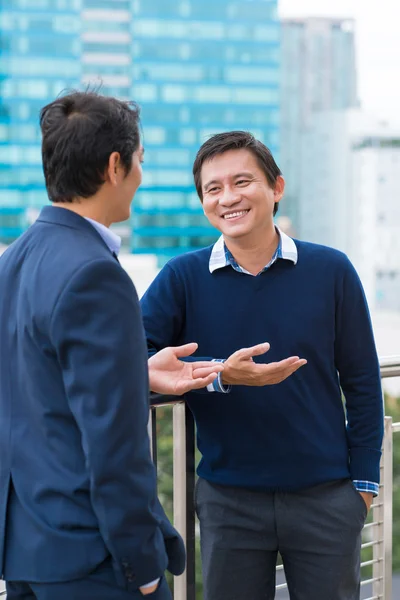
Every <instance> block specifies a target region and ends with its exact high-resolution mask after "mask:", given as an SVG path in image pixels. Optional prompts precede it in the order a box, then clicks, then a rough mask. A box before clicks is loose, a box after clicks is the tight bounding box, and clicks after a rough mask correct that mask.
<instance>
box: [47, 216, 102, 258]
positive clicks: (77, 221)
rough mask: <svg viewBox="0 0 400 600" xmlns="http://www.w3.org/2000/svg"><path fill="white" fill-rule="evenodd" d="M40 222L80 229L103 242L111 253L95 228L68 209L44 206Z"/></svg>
mask: <svg viewBox="0 0 400 600" xmlns="http://www.w3.org/2000/svg"><path fill="white" fill-rule="evenodd" d="M37 221H38V222H42V223H52V224H53V225H61V226H63V227H71V228H72V229H79V230H80V231H84V232H85V233H87V234H89V235H91V236H92V237H94V239H97V240H101V243H102V244H103V245H104V246H105V247H106V248H107V250H108V251H110V249H109V247H108V246H107V244H106V242H105V241H104V239H103V238H102V236H101V235H100V233H99V232H98V231H97V229H95V228H94V227H93V225H92V224H91V223H89V221H87V220H86V219H85V218H84V217H81V216H80V215H78V214H76V213H75V212H72V210H68V209H66V208H60V207H59V206H54V205H52V206H44V207H43V208H42V210H41V211H40V215H39V216H38V218H37Z"/></svg>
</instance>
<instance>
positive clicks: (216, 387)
mask: <svg viewBox="0 0 400 600" xmlns="http://www.w3.org/2000/svg"><path fill="white" fill-rule="evenodd" d="M213 362H219V363H225V359H224V358H213ZM222 374H223V372H222V373H221V372H220V373H218V375H217V377H216V378H215V379H214V381H213V382H212V383H210V384H209V385H208V386H207V390H208V391H209V392H219V393H221V394H229V392H230V391H231V389H232V386H231V385H228V384H225V383H224V382H223V378H222Z"/></svg>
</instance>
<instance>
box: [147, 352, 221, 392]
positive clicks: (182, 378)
mask: <svg viewBox="0 0 400 600" xmlns="http://www.w3.org/2000/svg"><path fill="white" fill-rule="evenodd" d="M196 350H197V344H195V343H191V344H185V345H184V346H178V347H176V348H172V347H169V348H164V349H163V350H160V352H157V354H154V356H152V357H151V358H149V362H148V364H149V380H150V390H151V391H152V392H155V393H157V394H172V395H174V396H182V395H183V394H185V393H186V392H189V391H190V390H195V389H200V388H203V387H206V386H207V385H208V384H210V383H212V382H213V381H214V379H215V378H216V376H217V374H218V373H219V372H220V371H222V370H223V368H224V367H223V365H222V364H221V363H216V362H211V361H195V362H185V361H182V360H180V359H181V358H184V357H186V356H190V355H191V354H193V352H195V351H196Z"/></svg>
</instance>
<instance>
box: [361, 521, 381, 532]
mask: <svg viewBox="0 0 400 600" xmlns="http://www.w3.org/2000/svg"><path fill="white" fill-rule="evenodd" d="M382 523H383V521H373V522H372V523H367V524H366V525H364V529H363V531H365V530H366V529H372V527H375V525H382Z"/></svg>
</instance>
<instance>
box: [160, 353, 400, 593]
mask: <svg viewBox="0 0 400 600" xmlns="http://www.w3.org/2000/svg"><path fill="white" fill-rule="evenodd" d="M380 368H381V377H382V378H386V377H399V376H400V356H395V357H387V358H386V357H385V358H381V359H380ZM168 404H173V440H174V441H173V484H174V492H173V506H174V525H175V527H176V529H177V530H178V531H179V532H180V533H181V535H182V537H183V539H184V540H185V542H186V551H187V568H186V571H185V573H184V574H183V575H180V576H179V577H175V579H174V600H196V589H195V583H196V582H195V542H196V535H195V511H194V485H195V433H194V420H193V417H192V414H191V412H190V410H187V409H186V406H185V404H184V402H183V401H182V400H179V401H177V399H176V397H160V396H153V397H152V406H153V408H152V409H151V417H150V422H149V423H150V424H149V430H150V434H151V440H152V449H153V458H154V460H155V462H157V455H156V454H157V440H156V435H155V433H156V410H157V407H158V406H161V405H162V406H165V405H168ZM398 432H400V423H393V422H392V418H391V417H385V435H384V441H383V448H382V450H383V452H382V460H381V484H380V492H379V496H378V498H377V500H376V501H375V502H374V503H373V505H372V510H371V513H370V517H369V519H368V522H367V524H366V525H365V527H364V530H363V543H362V548H363V549H366V548H372V559H370V560H366V561H364V562H362V563H361V567H362V569H364V570H365V569H366V568H370V567H372V577H370V578H368V579H363V581H362V583H361V585H362V586H363V587H364V586H370V587H371V588H372V596H370V597H369V598H368V599H366V600H392V525H393V434H394V433H398ZM277 571H283V566H282V565H279V566H278V567H277ZM286 588H287V585H286V583H282V584H279V585H277V587H276V589H277V590H282V589H286Z"/></svg>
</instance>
